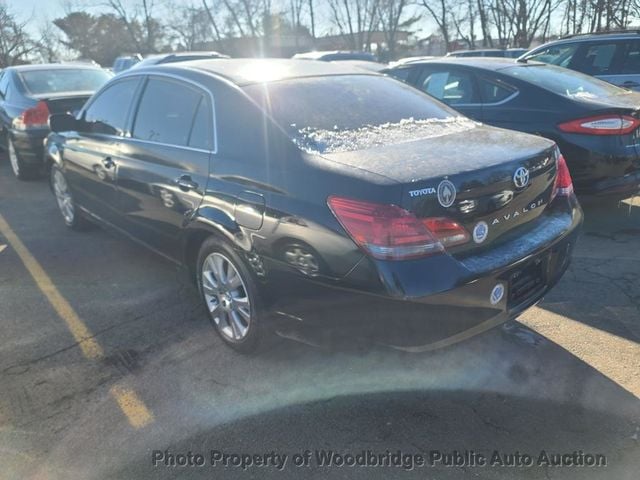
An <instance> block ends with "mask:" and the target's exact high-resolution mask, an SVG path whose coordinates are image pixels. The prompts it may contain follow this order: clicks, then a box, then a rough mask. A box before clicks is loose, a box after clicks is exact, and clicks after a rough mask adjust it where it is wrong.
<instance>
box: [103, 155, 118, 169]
mask: <svg viewBox="0 0 640 480" xmlns="http://www.w3.org/2000/svg"><path fill="white" fill-rule="evenodd" d="M102 166H103V167H104V168H113V167H114V166H115V163H114V162H113V159H112V158H111V157H105V158H103V159H102Z"/></svg>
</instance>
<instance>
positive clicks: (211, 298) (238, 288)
mask: <svg viewBox="0 0 640 480" xmlns="http://www.w3.org/2000/svg"><path fill="white" fill-rule="evenodd" d="M201 286H202V292H203V294H204V298H205V301H206V304H207V308H208V309H209V312H210V313H211V317H212V318H213V321H214V323H215V324H216V326H217V328H218V330H219V331H220V333H221V334H222V335H224V336H225V337H226V338H228V339H229V340H231V341H233V342H239V341H241V340H243V339H244V338H245V337H246V336H247V334H248V333H249V328H250V326H251V302H250V300H249V293H248V290H247V287H246V286H245V283H244V281H243V280H242V277H241V276H240V272H239V271H238V269H237V268H236V267H235V266H234V265H233V263H232V262H231V260H229V259H228V258H227V257H226V256H224V255H222V254H221V253H217V252H216V253H212V254H210V255H209V256H207V258H205V260H204V263H203V265H202V277H201Z"/></svg>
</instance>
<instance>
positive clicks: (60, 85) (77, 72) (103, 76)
mask: <svg viewBox="0 0 640 480" xmlns="http://www.w3.org/2000/svg"><path fill="white" fill-rule="evenodd" d="M20 78H21V79H22V82H23V83H24V86H25V87H26V88H27V90H28V91H29V92H30V93H32V94H34V95H40V94H45V93H64V92H94V91H96V90H98V88H100V87H101V86H102V85H103V84H104V83H105V82H106V81H107V80H109V78H111V74H109V73H108V72H106V71H105V70H91V69H87V68H84V69H83V68H78V69H64V70H63V69H59V70H29V71H25V72H20Z"/></svg>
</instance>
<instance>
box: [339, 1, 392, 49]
mask: <svg viewBox="0 0 640 480" xmlns="http://www.w3.org/2000/svg"><path fill="white" fill-rule="evenodd" d="M379 6H380V0H329V8H330V10H331V15H332V21H333V23H334V24H335V26H336V27H338V30H339V31H340V34H341V35H345V36H346V37H347V38H348V39H349V44H350V46H351V48H352V49H353V50H361V49H364V50H366V51H370V50H371V34H372V33H373V31H374V30H375V29H376V27H377V25H378V22H379Z"/></svg>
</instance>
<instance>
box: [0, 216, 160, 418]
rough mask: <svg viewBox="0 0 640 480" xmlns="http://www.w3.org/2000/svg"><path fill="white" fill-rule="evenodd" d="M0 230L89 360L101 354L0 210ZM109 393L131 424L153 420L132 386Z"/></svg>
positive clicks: (86, 328) (102, 354) (78, 318)
mask: <svg viewBox="0 0 640 480" xmlns="http://www.w3.org/2000/svg"><path fill="white" fill-rule="evenodd" d="M0 234H2V235H3V236H4V238H5V239H6V240H7V242H9V245H11V247H13V249H14V250H15V252H16V253H17V254H18V256H19V257H20V259H21V260H22V263H24V265H25V267H26V268H27V270H28V271H29V273H30V274H31V277H33V280H34V281H35V282H36V285H37V286H38V288H39V289H40V290H41V291H42V293H43V294H44V296H45V297H46V298H47V300H49V303H51V305H52V306H53V308H54V310H55V311H56V313H57V314H58V315H59V316H60V318H62V320H64V322H65V323H66V324H67V328H68V329H69V331H70V332H71V334H72V335H73V338H75V340H76V341H77V342H78V345H79V346H80V348H81V350H82V353H83V354H84V356H85V357H87V358H88V359H91V360H98V359H100V358H102V357H104V351H103V350H102V347H101V346H100V344H99V343H98V342H97V340H96V339H95V338H94V337H93V334H92V333H91V331H90V330H89V328H88V327H87V326H86V325H85V324H84V322H83V321H82V320H81V319H80V317H79V316H78V314H77V313H76V312H75V310H74V309H73V307H72V306H71V305H70V304H69V302H68V301H67V300H66V299H65V298H64V297H63V296H62V294H61V293H60V292H59V291H58V289H57V288H56V286H55V285H54V284H53V281H52V280H51V278H50V277H49V275H47V273H46V272H45V271H44V269H43V268H42V266H40V264H39V263H38V261H37V260H36V259H35V258H34V256H33V255H31V252H29V250H28V249H27V247H26V246H25V245H24V243H22V241H21V240H20V238H18V236H17V235H16V233H15V232H14V231H13V229H12V228H11V227H10V226H9V224H8V223H7V221H6V220H5V219H4V217H3V216H2V214H0ZM109 393H110V394H111V395H112V396H113V397H114V399H115V400H116V402H117V403H118V406H119V407H120V409H121V410H122V412H123V413H124V415H125V416H126V417H127V420H128V421H129V424H130V425H131V426H132V427H134V428H142V427H144V426H146V425H148V424H149V423H151V422H152V421H153V414H152V413H151V412H150V411H149V409H148V408H147V407H146V406H145V404H144V402H143V401H142V400H141V399H140V398H139V397H138V395H137V394H136V393H135V392H134V391H133V390H132V389H130V388H127V387H122V386H114V387H112V388H111V389H110V390H109Z"/></svg>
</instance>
